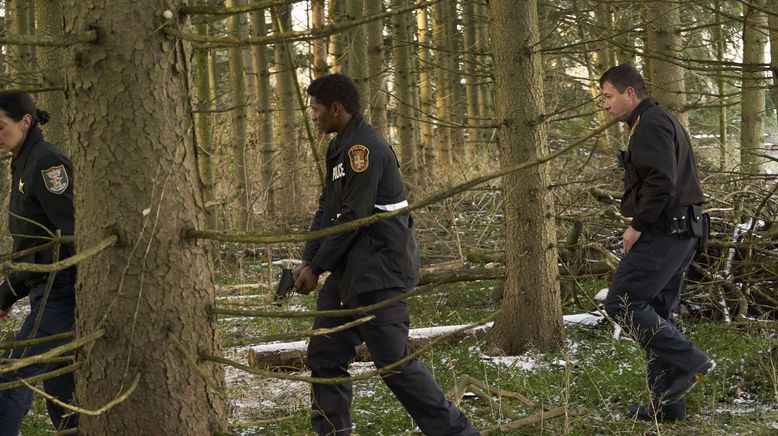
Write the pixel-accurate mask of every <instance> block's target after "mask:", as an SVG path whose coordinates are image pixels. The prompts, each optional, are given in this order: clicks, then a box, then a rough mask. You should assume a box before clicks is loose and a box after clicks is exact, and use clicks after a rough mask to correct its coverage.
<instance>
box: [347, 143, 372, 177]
mask: <svg viewBox="0 0 778 436" xmlns="http://www.w3.org/2000/svg"><path fill="white" fill-rule="evenodd" d="M369 158H370V150H368V148H367V147H365V146H364V145H353V146H351V148H349V149H348V161H349V164H351V169H352V170H354V172H355V173H361V172H363V171H365V170H366V169H367V167H368V165H370V159H369Z"/></svg>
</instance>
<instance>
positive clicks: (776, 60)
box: [767, 1, 778, 115]
mask: <svg viewBox="0 0 778 436" xmlns="http://www.w3.org/2000/svg"><path fill="white" fill-rule="evenodd" d="M767 8H768V11H769V12H768V14H767V24H768V27H769V28H770V31H769V33H770V70H771V71H772V72H773V95H774V96H778V2H774V1H773V2H769V3H768V5H767ZM773 98H776V97H773ZM776 115H778V111H776Z"/></svg>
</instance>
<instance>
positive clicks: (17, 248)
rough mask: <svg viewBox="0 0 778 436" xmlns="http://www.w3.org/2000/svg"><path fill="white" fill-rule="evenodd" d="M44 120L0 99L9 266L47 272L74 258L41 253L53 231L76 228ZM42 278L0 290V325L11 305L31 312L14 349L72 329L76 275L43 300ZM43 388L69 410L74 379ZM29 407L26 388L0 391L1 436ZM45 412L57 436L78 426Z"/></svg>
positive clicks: (46, 366)
mask: <svg viewBox="0 0 778 436" xmlns="http://www.w3.org/2000/svg"><path fill="white" fill-rule="evenodd" d="M48 120H49V114H48V113H47V112H46V111H43V110H39V109H36V107H35V103H34V102H33V100H32V98H31V97H30V96H29V95H27V94H24V93H13V94H3V95H0V153H3V154H4V153H9V152H10V153H12V154H13V160H12V161H11V173H12V178H11V193H10V194H11V195H10V204H9V217H8V227H9V230H10V233H11V235H12V237H13V253H14V254H15V255H14V258H13V261H14V262H29V263H37V264H50V263H53V262H54V260H55V259H57V258H58V259H59V260H62V259H64V258H67V257H69V256H71V255H73V253H74V251H75V250H74V248H73V247H72V246H69V245H66V244H63V245H53V244H49V245H48V246H47V247H40V246H41V245H45V244H47V242H49V241H50V240H51V238H52V235H54V234H55V233H56V231H57V230H59V231H60V232H61V234H62V235H73V230H74V227H75V216H74V211H73V179H72V176H73V170H72V165H71V163H70V159H68V157H67V156H65V155H64V154H63V153H62V152H61V151H59V150H58V149H57V148H55V147H54V146H53V145H52V144H50V143H48V142H46V141H45V140H44V138H43V133H42V132H41V129H40V127H39V125H41V124H45V123H46V122H47V121H48ZM36 247H37V248H38V249H37V250H36ZM53 247H59V253H58V256H55V253H54V248H53ZM22 252H24V253H22ZM48 276H49V274H48V273H34V272H29V271H17V272H12V273H9V274H8V275H7V276H6V277H5V280H4V281H3V282H2V283H1V284H0V318H4V319H5V318H7V317H8V313H9V311H10V308H11V306H12V305H13V304H14V303H15V302H16V301H18V300H19V299H21V298H23V297H25V296H28V295H29V297H30V308H31V311H30V314H29V315H28V316H27V318H26V319H25V321H24V323H23V324H22V327H21V329H20V331H19V333H18V334H17V335H16V340H17V341H18V340H26V339H32V338H39V337H45V336H50V335H55V334H58V333H64V332H68V331H71V330H72V329H73V324H74V310H75V278H76V277H75V268H74V267H71V268H68V269H65V270H61V271H58V272H57V273H56V275H55V277H54V280H53V283H52V285H51V288H50V290H49V292H48V294H47V293H46V288H47V279H48ZM41 312H42V313H41ZM39 313H41V314H40V316H39ZM38 318H39V321H38V320H37V319H38ZM62 343H63V341H54V342H48V343H44V344H38V345H32V346H29V347H18V348H14V349H11V350H9V351H8V352H7V353H6V354H5V355H4V356H3V357H5V358H12V359H19V358H23V357H29V356H33V355H37V354H41V353H43V352H45V351H48V350H50V349H52V348H54V347H56V346H59V345H62ZM63 366H65V363H62V362H43V363H36V364H32V365H28V366H26V367H23V368H21V369H18V370H16V371H13V372H8V373H0V385H2V384H4V383H8V382H12V381H15V380H18V379H27V378H29V377H32V376H35V375H38V374H42V373H46V372H51V371H54V370H56V369H59V368H61V367H63ZM43 385H44V389H45V390H46V392H47V393H48V394H49V395H52V396H53V397H55V398H57V399H59V400H60V401H63V402H69V401H71V399H72V397H73V375H72V373H67V374H65V375H60V376H58V377H55V378H52V379H49V380H45V381H44V382H43ZM31 402H32V391H31V390H30V389H28V388H27V387H24V386H22V387H17V388H14V389H5V390H2V391H0V436H5V435H14V436H16V435H17V434H18V433H19V427H20V426H21V423H22V420H23V419H24V416H25V415H26V414H27V412H28V411H29V409H30V405H31ZM47 406H48V412H49V417H50V418H51V421H52V423H53V424H54V426H55V427H56V428H58V429H63V428H72V427H74V426H75V425H76V417H75V416H74V415H72V414H70V413H69V412H68V411H67V410H65V409H64V408H63V407H61V406H60V405H58V404H56V403H54V402H52V401H47Z"/></svg>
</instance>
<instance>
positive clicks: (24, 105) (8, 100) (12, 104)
mask: <svg viewBox="0 0 778 436" xmlns="http://www.w3.org/2000/svg"><path fill="white" fill-rule="evenodd" d="M0 111H3V112H5V114H6V116H8V118H10V119H12V120H14V121H21V120H22V118H23V117H24V116H25V115H27V114H29V115H30V116H31V117H32V121H33V122H32V124H33V125H35V124H36V123H40V124H46V123H47V122H49V118H50V116H49V113H48V112H46V111H44V110H41V109H37V108H36V107H35V102H34V101H33V99H32V97H30V95H29V94H26V93H24V92H14V93H10V94H0Z"/></svg>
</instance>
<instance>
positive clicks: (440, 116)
mask: <svg viewBox="0 0 778 436" xmlns="http://www.w3.org/2000/svg"><path fill="white" fill-rule="evenodd" d="M446 10H447V8H445V7H444V2H439V3H435V4H433V5H432V46H433V52H434V56H433V63H434V65H433V66H432V68H433V71H434V73H435V118H436V122H437V126H436V128H435V139H436V147H435V148H436V149H437V150H438V153H437V154H436V157H437V158H438V159H439V160H438V161H437V162H436V163H439V164H441V163H442V166H441V167H439V168H442V169H444V170H445V169H446V168H450V166H451V163H452V162H453V160H452V159H453V156H452V150H451V130H452V129H451V128H450V127H447V126H446V124H445V123H447V122H448V118H449V113H448V107H449V105H448V102H447V101H446V100H447V99H450V98H452V86H451V76H452V75H451V71H450V69H449V65H450V62H449V58H450V55H449V54H448V53H447V51H446V38H447V34H446V20H447V19H449V17H448V16H447V15H446ZM431 164H432V163H431V162H427V165H431Z"/></svg>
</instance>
